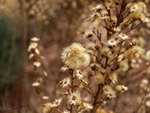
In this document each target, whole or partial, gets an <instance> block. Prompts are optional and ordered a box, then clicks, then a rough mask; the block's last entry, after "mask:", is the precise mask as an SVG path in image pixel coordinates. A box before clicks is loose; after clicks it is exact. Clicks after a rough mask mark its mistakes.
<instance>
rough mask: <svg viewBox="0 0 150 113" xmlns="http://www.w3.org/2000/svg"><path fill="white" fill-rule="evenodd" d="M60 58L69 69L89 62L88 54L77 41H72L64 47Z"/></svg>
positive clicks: (83, 65)
mask: <svg viewBox="0 0 150 113" xmlns="http://www.w3.org/2000/svg"><path fill="white" fill-rule="evenodd" d="M61 58H62V60H63V62H64V63H65V65H66V66H68V67H69V68H71V69H74V68H81V67H85V66H88V65H89V63H90V55H89V54H88V53H87V50H86V49H85V48H84V47H83V46H82V45H81V44H79V43H73V44H71V45H70V46H68V47H66V48H64V51H63V52H62V56H61Z"/></svg>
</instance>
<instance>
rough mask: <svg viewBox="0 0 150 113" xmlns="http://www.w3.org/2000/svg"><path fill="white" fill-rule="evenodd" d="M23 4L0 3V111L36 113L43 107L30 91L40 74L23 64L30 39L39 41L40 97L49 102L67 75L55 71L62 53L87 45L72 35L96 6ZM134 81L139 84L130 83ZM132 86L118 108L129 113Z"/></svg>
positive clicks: (88, 2) (81, 1)
mask: <svg viewBox="0 0 150 113" xmlns="http://www.w3.org/2000/svg"><path fill="white" fill-rule="evenodd" d="M24 1H25V0H0V39H1V40H0V107H5V108H10V109H11V108H12V109H13V108H14V107H16V108H18V109H25V110H26V112H27V113H41V110H42V105H41V103H42V102H41V100H40V98H39V96H38V95H37V93H36V91H35V89H34V88H33V87H32V86H31V85H32V83H33V82H34V80H35V76H36V74H40V70H38V71H37V72H36V73H35V71H34V67H33V65H32V64H31V62H30V61H29V59H28V53H27V47H28V45H29V41H30V38H32V37H38V38H40V41H39V42H40V43H39V44H40V48H41V54H42V55H43V56H44V57H45V59H44V60H43V62H42V63H43V64H44V68H45V69H46V71H47V73H48V77H47V78H45V79H44V85H43V86H42V92H41V93H43V94H44V95H47V96H49V98H50V99H49V101H52V100H54V99H55V98H56V97H58V89H57V88H56V85H57V83H58V82H59V81H60V80H62V79H63V78H64V77H65V76H67V75H68V73H62V72H60V71H59V70H60V68H61V67H62V66H63V63H62V61H61V59H60V54H61V51H62V48H63V47H65V46H68V45H70V44H71V43H72V42H74V41H75V42H80V43H84V42H85V41H86V40H85V39H84V38H83V37H82V36H80V35H78V34H77V32H78V31H80V29H81V26H82V23H83V21H84V20H85V19H86V18H87V17H88V14H89V13H88V12H89V9H90V8H91V7H92V6H95V4H96V3H99V1H100V0H26V2H27V3H24ZM32 2H33V3H32ZM133 79H134V78H133ZM138 79H141V78H135V81H137V82H138ZM129 83H130V82H129ZM135 84H136V83H134V84H132V83H131V85H130V86H131V89H130V91H129V92H128V93H127V94H124V96H123V99H125V104H124V106H119V108H120V107H122V108H123V107H128V109H130V106H131V105H132V106H136V105H137V104H136V103H137V98H136V96H134V95H136V93H137V92H138V90H137V89H132V86H134V85H135ZM118 98H119V97H118ZM47 102H48V101H47ZM115 107H116V106H115ZM116 109H117V107H116ZM1 112H2V111H0V113H1ZM18 112H20V111H18ZM5 113H7V112H5Z"/></svg>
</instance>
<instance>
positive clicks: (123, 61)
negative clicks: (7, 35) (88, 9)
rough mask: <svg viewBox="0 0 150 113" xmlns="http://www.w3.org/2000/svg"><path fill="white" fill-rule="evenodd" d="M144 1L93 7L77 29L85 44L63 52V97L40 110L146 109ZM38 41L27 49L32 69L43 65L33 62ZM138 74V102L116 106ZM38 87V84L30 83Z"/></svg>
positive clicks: (112, 112) (149, 79)
mask: <svg viewBox="0 0 150 113" xmlns="http://www.w3.org/2000/svg"><path fill="white" fill-rule="evenodd" d="M148 3H149V0H144V1H142V0H102V2H101V3H100V4H98V5H97V6H95V7H94V8H92V14H91V16H90V17H89V18H88V19H86V26H88V27H86V29H83V31H81V32H79V34H81V35H83V37H84V38H86V39H87V42H86V43H85V44H80V43H73V44H71V45H70V46H68V47H66V48H64V49H63V52H62V54H61V59H62V61H63V62H64V66H63V67H62V68H61V71H67V72H68V73H69V74H70V75H69V76H68V77H66V78H64V79H63V80H61V81H60V82H59V83H58V85H57V88H58V87H62V88H63V89H64V91H63V92H59V93H60V95H62V96H61V97H60V98H58V99H55V100H54V101H53V102H49V103H44V108H43V113H57V112H58V113H84V112H87V113H106V112H108V113H126V112H128V113H148V112H149V110H150V109H149V107H150V100H149V98H150V89H149V86H150V75H149V73H150V71H149V69H150V64H149V62H150V51H149V50H147V49H146V45H147V44H148V43H147V42H146V41H145V39H144V37H146V35H143V34H144V31H142V30H143V29H142V28H143V27H142V26H147V27H145V28H144V29H145V31H147V34H149V31H148V30H146V29H148V28H149V27H150V26H149V25H150V19H149V17H150V15H149V11H148V10H147V5H146V4H148ZM103 29H105V30H103ZM138 31H140V32H138ZM141 33H143V34H141ZM37 41H38V40H37V39H34V38H33V39H31V45H30V46H29V50H28V51H29V52H32V54H30V56H29V58H30V59H33V57H36V60H35V59H34V61H33V64H34V65H35V67H39V66H40V64H41V63H40V62H39V60H37V58H41V57H39V56H40V55H39V53H40V52H39V50H38V44H37ZM31 50H32V51H31ZM140 68H141V69H140ZM137 70H138V72H136V71H137ZM139 71H140V72H139ZM136 76H137V77H138V76H142V79H143V78H144V79H143V80H142V81H141V83H139V84H138V83H137V82H135V84H136V86H135V85H134V87H135V88H137V89H138V88H139V91H140V92H139V93H141V96H139V106H138V107H137V108H133V109H132V110H131V111H126V109H125V107H124V108H120V109H119V110H118V109H117V108H118V104H119V103H118V99H120V96H122V98H124V97H123V95H122V94H121V93H124V92H128V91H129V90H130V87H128V84H129V83H130V82H132V81H131V80H132V78H134V77H136ZM39 85H40V84H39V82H36V83H34V84H33V86H39ZM46 99H47V98H46ZM113 100H115V101H113ZM122 101H123V100H122ZM124 106H125V105H124ZM131 107H132V106H131ZM133 107H134V106H133Z"/></svg>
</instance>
